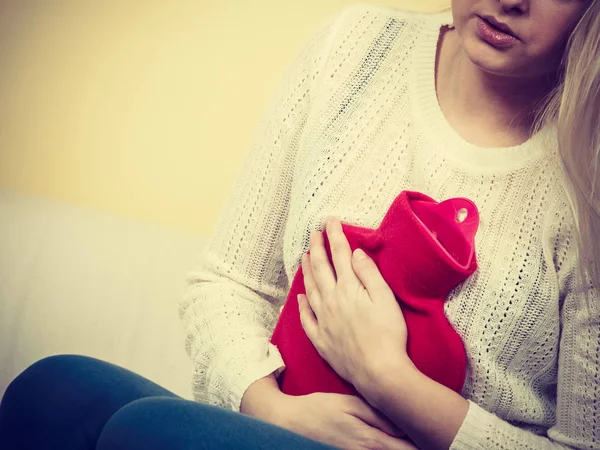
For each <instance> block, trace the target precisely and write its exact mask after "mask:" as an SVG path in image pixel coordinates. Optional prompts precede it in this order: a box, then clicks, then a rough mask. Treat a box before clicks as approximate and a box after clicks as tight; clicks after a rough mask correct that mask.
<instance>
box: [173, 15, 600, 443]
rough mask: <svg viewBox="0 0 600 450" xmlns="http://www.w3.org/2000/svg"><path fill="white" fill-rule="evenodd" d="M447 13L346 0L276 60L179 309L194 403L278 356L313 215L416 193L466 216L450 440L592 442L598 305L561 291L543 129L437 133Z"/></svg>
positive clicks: (561, 233)
mask: <svg viewBox="0 0 600 450" xmlns="http://www.w3.org/2000/svg"><path fill="white" fill-rule="evenodd" d="M451 22H452V16H451V14H450V13H449V12H447V13H441V14H434V15H426V14H416V13H407V12H402V11H398V10H395V9H391V8H384V7H377V6H371V5H366V4H359V5H353V6H350V7H347V8H345V9H344V10H343V11H342V12H341V13H339V14H336V15H335V16H334V17H332V18H331V19H330V20H328V21H326V23H325V24H324V26H323V27H321V28H320V30H319V31H318V32H317V33H316V34H315V35H314V36H313V37H312V39H310V41H309V42H308V44H307V45H306V47H305V48H304V50H303V51H302V52H301V54H300V55H299V56H298V58H297V59H296V60H295V61H294V63H293V64H292V65H291V67H290V68H289V70H288V72H287V74H286V76H285V77H284V79H283V81H282V83H281V84H280V86H279V89H278V91H277V92H276V94H275V96H274V98H273V101H272V103H271V105H270V106H269V108H268V112H267V113H266V115H265V117H264V120H263V122H262V125H261V127H260V131H259V133H258V136H257V138H256V141H255V143H254V145H253V146H252V148H251V150H250V152H249V154H248V156H247V158H246V159H245V162H244V165H243V167H242V169H241V171H240V172H239V178H238V179H237V182H236V184H235V186H234V189H233V191H232V194H231V197H230V198H229V201H228V203H227V204H226V206H225V207H224V208H223V210H222V211H221V214H220V217H219V220H218V222H217V225H216V228H215V230H214V232H213V234H212V235H211V237H210V239H209V242H208V244H207V246H206V248H205V250H204V251H203V253H202V255H201V258H200V263H199V267H198V268H197V270H195V271H194V272H192V273H190V275H189V277H188V280H189V289H188V290H187V292H186V294H185V295H184V297H183V298H182V300H181V303H180V315H181V318H182V320H183V322H184V324H185V331H186V336H187V339H186V349H187V351H188V353H189V355H190V357H191V359H192V360H193V362H194V366H195V371H194V374H193V391H194V396H195V399H196V400H198V401H201V402H205V403H210V404H216V405H221V406H224V407H228V408H231V409H233V410H239V406H240V401H241V398H242V395H243V393H244V391H245V390H246V388H247V387H248V386H249V385H250V384H251V383H252V382H254V381H255V380H257V379H259V378H262V377H264V376H266V375H268V374H270V373H272V372H274V371H276V370H277V369H280V368H281V367H283V361H282V359H281V356H280V354H279V352H278V351H277V348H276V347H274V346H273V345H271V344H269V338H270V335H271V333H272V331H273V328H274V326H275V323H276V321H277V318H278V314H279V311H280V307H281V306H282V303H283V302H284V300H285V299H286V297H287V294H288V291H289V288H290V283H291V281H292V279H293V277H294V274H295V273H296V271H297V269H298V267H299V264H300V258H301V255H302V254H303V253H304V252H306V251H307V250H308V245H309V236H310V232H311V231H312V230H317V229H318V230H322V229H323V227H324V222H325V218H326V217H327V216H328V215H333V216H336V217H338V218H339V219H340V220H342V221H343V222H346V223H350V224H357V225H359V226H363V227H370V228H376V227H378V226H379V224H380V222H381V220H382V219H383V216H384V215H385V213H386V211H387V210H388V207H389V206H390V205H391V203H392V202H393V200H394V198H395V197H396V196H397V195H398V194H399V193H400V192H401V191H402V190H416V191H420V192H423V193H425V194H427V195H429V196H431V197H433V198H435V199H436V200H438V201H441V200H444V199H446V198H450V197H456V196H464V197H468V198H470V199H472V200H473V201H474V202H475V203H476V205H477V206H478V208H479V211H480V216H481V225H480V229H479V231H478V234H477V237H476V249H477V256H478V263H479V269H478V271H477V272H476V273H475V274H474V275H473V276H472V277H471V278H469V279H468V280H467V281H466V282H465V283H463V284H462V285H461V286H459V287H457V288H456V289H455V290H454V291H453V292H452V293H451V294H450V295H449V297H448V302H447V305H446V315H447V317H448V320H449V321H450V323H451V324H452V325H453V326H454V328H455V329H456V330H457V331H458V333H459V334H460V336H461V337H462V339H463V341H464V343H465V346H466V350H467V353H468V362H469V364H468V374H467V380H466V383H465V386H464V389H463V392H462V394H463V396H464V397H465V398H466V399H468V400H469V401H470V409H469V412H468V414H467V417H466V419H465V421H464V423H463V425H462V427H461V428H460V430H459V432H458V435H457V436H456V439H455V440H454V443H453V444H452V448H453V449H538V448H564V447H563V446H562V445H561V444H564V445H565V446H568V447H569V446H570V447H575V448H600V379H599V374H600V368H599V359H600V324H599V317H600V313H599V311H598V309H599V308H598V305H599V304H600V299H598V298H597V294H596V291H593V292H594V295H596V298H595V299H597V300H598V301H594V302H593V305H592V309H591V310H590V309H586V306H585V305H586V303H585V301H584V297H583V296H582V295H580V294H577V292H576V289H575V283H576V282H577V280H578V279H579V277H578V276H577V271H576V269H577V248H576V243H575V239H574V234H573V230H574V218H573V214H572V210H571V208H570V206H569V205H570V203H569V200H568V197H567V195H566V194H565V190H564V184H563V183H564V180H563V177H562V175H561V174H562V172H561V165H560V159H559V157H558V153H557V152H556V145H555V143H556V138H555V133H554V130H553V129H552V128H546V130H545V131H543V132H541V133H538V134H537V135H536V136H534V137H533V138H532V139H530V140H529V141H528V142H526V143H524V144H522V145H519V146H516V147H511V148H493V149H492V148H479V147H477V146H475V145H472V144H470V143H468V142H466V141H465V140H464V139H462V138H461V137H460V136H459V135H458V134H457V133H456V132H455V131H454V130H453V129H452V128H451V127H450V125H449V124H448V123H447V122H446V120H445V118H444V116H443V114H442V112H441V109H440V107H439V105H438V102H437V98H436V92H435V87H434V61H435V52H436V44H437V41H438V38H439V31H440V27H441V26H442V25H443V24H449V23H451ZM568 447H567V448H568Z"/></svg>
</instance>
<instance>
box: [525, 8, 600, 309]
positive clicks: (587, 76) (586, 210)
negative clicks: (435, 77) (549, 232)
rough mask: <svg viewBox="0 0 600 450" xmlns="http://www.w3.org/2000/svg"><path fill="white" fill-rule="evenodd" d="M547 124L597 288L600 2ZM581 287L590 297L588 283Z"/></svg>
mask: <svg viewBox="0 0 600 450" xmlns="http://www.w3.org/2000/svg"><path fill="white" fill-rule="evenodd" d="M549 122H554V123H555V124H556V130H557V133H558V145H559V152H560V155H561V160H562V165H563V168H564V171H565V175H566V177H565V179H566V181H567V183H566V186H567V191H568V195H569V196H570V200H571V205H572V208H573V212H574V215H575V219H576V222H577V227H576V234H577V235H576V242H577V245H578V253H579V262H580V264H579V267H580V272H579V275H580V276H581V278H580V279H581V280H586V284H587V282H588V281H591V282H592V284H593V286H595V287H599V288H600V270H599V265H600V263H599V261H600V216H599V212H600V192H599V182H600V180H599V179H598V165H599V163H600V159H599V158H600V0H593V2H592V3H591V4H590V6H589V7H588V9H587V10H586V11H585V13H584V14H583V16H582V17H581V19H580V20H579V22H578V23H577V24H576V25H575V27H574V28H573V30H572V32H571V33H570V36H569V39H568V42H567V43H566V47H565V52H564V55H563V58H562V64H561V67H560V76H559V81H558V84H557V86H556V87H555V89H554V90H553V91H552V92H551V93H550V95H549V96H548V97H547V98H546V99H545V102H544V106H543V109H542V111H541V114H540V115H539V117H538V120H537V123H536V126H535V131H539V130H540V129H541V128H542V127H543V126H545V125H546V124H548V123H549ZM582 288H583V289H584V291H585V292H587V293H589V284H588V285H587V286H582ZM588 300H589V296H588Z"/></svg>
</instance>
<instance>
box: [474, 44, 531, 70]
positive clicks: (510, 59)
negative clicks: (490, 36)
mask: <svg viewBox="0 0 600 450" xmlns="http://www.w3.org/2000/svg"><path fill="white" fill-rule="evenodd" d="M465 53H466V55H467V57H468V58H469V59H470V60H471V62H472V63H473V64H474V65H475V66H477V67H478V68H479V69H480V70H482V71H483V72H487V73H489V74H493V75H502V76H519V75H520V74H522V71H520V70H519V68H518V67H517V66H518V65H517V64H516V61H515V57H514V52H511V51H506V50H504V51H500V50H498V49H496V48H494V47H492V46H490V45H489V44H487V43H485V42H482V41H480V40H479V42H476V43H474V45H469V46H465Z"/></svg>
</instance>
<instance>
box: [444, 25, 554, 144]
mask: <svg viewBox="0 0 600 450" xmlns="http://www.w3.org/2000/svg"><path fill="white" fill-rule="evenodd" d="M442 33H443V34H442V36H441V39H440V46H439V48H440V51H439V53H438V59H437V61H436V67H437V68H436V72H437V76H436V88H437V94H438V101H439V103H440V108H441V109H442V111H443V113H444V116H445V117H446V119H447V120H448V122H449V123H450V125H451V126H452V127H453V128H454V129H455V130H456V131H457V132H458V133H459V134H460V135H462V136H463V138H465V139H466V140H468V141H470V142H472V143H473V144H475V145H480V146H482V147H496V146H512V145H517V144H520V143H522V142H524V141H525V140H527V139H528V138H529V136H530V133H531V129H532V126H533V124H534V121H535V116H534V111H535V106H536V104H537V102H538V101H539V100H540V99H542V98H543V97H544V96H545V95H546V94H547V93H548V92H549V91H550V89H551V88H552V83H551V82H550V81H549V79H548V78H547V77H546V78H535V79H534V78H517V77H506V76H499V75H495V74H491V73H488V72H484V71H483V70H481V69H479V68H478V67H477V66H475V65H474V64H473V63H472V62H471V60H470V59H469V58H468V57H467V55H466V54H465V53H464V51H463V50H462V46H461V45H459V40H458V35H457V33H456V31H455V30H444V31H443V32H442Z"/></svg>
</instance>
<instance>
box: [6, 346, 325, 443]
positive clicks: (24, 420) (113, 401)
mask: <svg viewBox="0 0 600 450" xmlns="http://www.w3.org/2000/svg"><path fill="white" fill-rule="evenodd" d="M333 448H334V447H331V446H328V445H326V444H322V443H320V442H317V441H314V440H311V439H309V438H306V437H304V436H301V435H299V434H296V433H292V432H291V431H288V430H285V429H283V428H279V427H277V426H275V425H272V424H269V423H267V422H263V421H261V420H257V419H254V418H252V417H248V416H245V415H243V414H240V413H235V412H233V411H229V410H226V409H223V408H219V407H216V406H209V405H204V404H202V403H197V402H193V401H190V400H184V399H182V398H181V397H179V396H177V395H175V394H173V393H172V392H170V391H168V390H166V389H164V388H162V387H160V386H159V385H157V384H155V383H153V382H152V381H150V380H148V379H146V378H144V377H142V376H140V375H138V374H136V373H134V372H131V371H129V370H127V369H124V368H122V367H119V366H116V365H114V364H110V363H108V362H105V361H101V360H98V359H95V358H90V357H86V356H79V355H57V356H51V357H48V358H44V359H42V360H40V361H37V362H36V363H35V364H33V365H31V366H30V367H28V368H27V369H26V370H25V371H23V373H21V374H20V375H19V376H18V377H17V378H15V379H14V380H13V381H12V383H11V384H10V385H9V387H8V389H7V390H6V392H5V394H4V397H3V399H2V403H1V404H0V449H2V450H50V449H52V450H84V449H85V450H88V449H89V450H121V449H127V450H131V449H143V450H158V449H161V450H184V449H185V450H202V449H273V450H281V449H290V450H293V449H307V450H331V449H333Z"/></svg>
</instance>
